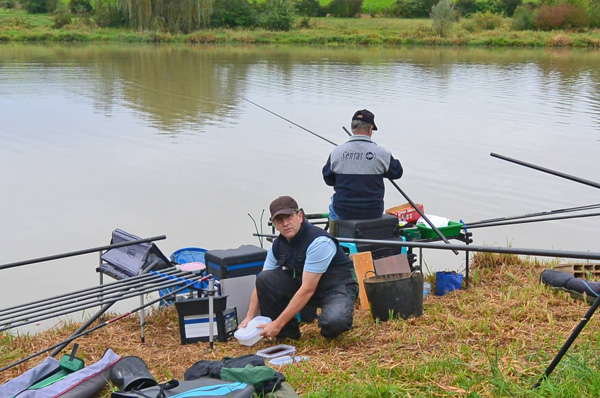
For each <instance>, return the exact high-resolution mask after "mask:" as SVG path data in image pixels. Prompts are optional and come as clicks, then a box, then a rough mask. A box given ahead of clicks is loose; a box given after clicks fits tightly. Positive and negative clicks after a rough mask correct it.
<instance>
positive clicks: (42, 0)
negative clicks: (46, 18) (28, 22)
mask: <svg viewBox="0 0 600 398" xmlns="http://www.w3.org/2000/svg"><path fill="white" fill-rule="evenodd" d="M23 8H25V10H26V11H27V12H28V13H30V14H42V13H46V12H48V4H47V3H46V0H24V1H23Z"/></svg>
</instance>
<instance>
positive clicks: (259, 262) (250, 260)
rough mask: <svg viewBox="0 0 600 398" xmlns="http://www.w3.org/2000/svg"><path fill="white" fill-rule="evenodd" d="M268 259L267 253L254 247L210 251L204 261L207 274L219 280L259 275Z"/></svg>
mask: <svg viewBox="0 0 600 398" xmlns="http://www.w3.org/2000/svg"><path fill="white" fill-rule="evenodd" d="M266 258H267V251H266V250H265V249H262V248H260V247H258V246H254V245H243V246H240V247H238V248H237V249H225V250H209V251H207V252H206V254H205V257H204V260H205V264H206V268H207V272H208V273H209V274H212V275H213V276H214V277H215V278H217V279H225V278H235V277H238V276H246V275H255V274H258V273H259V272H260V271H261V270H262V268H263V265H264V263H265V259H266Z"/></svg>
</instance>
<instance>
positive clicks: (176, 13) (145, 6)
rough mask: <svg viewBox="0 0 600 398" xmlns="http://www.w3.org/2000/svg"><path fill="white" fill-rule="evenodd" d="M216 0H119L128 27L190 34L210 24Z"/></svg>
mask: <svg viewBox="0 0 600 398" xmlns="http://www.w3.org/2000/svg"><path fill="white" fill-rule="evenodd" d="M213 1H214V0H119V5H120V8H121V10H122V11H123V13H124V15H125V18H126V19H127V22H128V24H129V26H131V27H133V28H135V29H139V30H149V29H157V28H164V29H168V30H169V31H171V32H184V33H189V32H191V31H193V30H196V29H199V28H203V27H206V26H208V24H209V22H210V15H211V14H212V9H213Z"/></svg>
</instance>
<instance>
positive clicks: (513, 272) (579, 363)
mask: <svg viewBox="0 0 600 398" xmlns="http://www.w3.org/2000/svg"><path fill="white" fill-rule="evenodd" d="M549 267H551V264H548V263H540V262H537V261H529V260H527V259H522V258H519V257H516V256H512V255H492V254H477V255H475V256H474V259H473V266H472V272H471V281H470V284H469V286H468V288H466V289H463V290H460V291H456V292H453V293H451V294H448V295H445V296H442V297H436V296H434V295H433V294H431V295H429V296H428V297H427V298H426V299H425V301H424V313H423V316H421V317H419V318H411V319H409V320H402V319H400V320H392V321H389V322H379V321H376V320H373V319H372V318H371V316H370V313H369V312H368V311H366V310H358V309H357V311H356V313H355V320H354V329H353V330H352V331H350V332H347V333H345V334H343V335H342V336H341V337H340V338H339V339H337V340H334V341H328V340H325V339H324V338H322V337H321V336H320V335H319V329H318V326H317V323H316V322H315V323H311V324H306V325H303V326H302V333H303V337H302V339H301V340H299V341H293V342H289V343H290V344H293V345H295V347H296V349H297V355H303V356H308V357H310V359H309V360H308V361H307V362H303V363H299V364H294V365H289V366H286V367H282V368H279V369H277V370H279V371H281V372H282V373H284V374H285V376H286V378H287V380H288V381H289V383H290V384H291V385H292V387H293V388H294V389H295V390H296V391H297V392H298V393H299V394H300V395H301V396H304V397H423V398H424V397H448V396H456V397H471V398H474V397H565V398H566V397H569V398H570V397H574V396H580V397H582V396H588V397H592V396H599V394H600V370H599V367H600V355H598V354H599V353H600V321H599V320H600V317H595V318H592V319H591V321H590V322H589V323H588V325H587V326H586V328H585V329H584V330H583V331H582V332H581V334H580V335H579V337H578V338H577V340H576V341H575V343H574V344H573V345H572V347H571V348H570V350H569V352H568V353H567V355H566V356H565V357H564V358H563V360H562V361H561V362H560V364H559V365H558V366H557V367H556V369H555V371H554V373H553V374H552V375H551V376H550V377H549V379H547V380H546V381H545V382H544V383H542V385H541V387H539V388H538V389H535V390H532V389H531V387H532V385H533V384H535V383H536V382H537V381H538V379H539V378H540V376H541V375H542V374H544V371H545V369H546V368H547V366H548V365H549V364H550V362H551V361H552V359H553V358H554V356H555V355H556V354H557V353H558V351H559V350H560V348H561V347H562V345H563V344H564V342H565V341H566V340H567V338H568V337H569V336H570V335H571V332H572V330H573V328H574V327H575V326H576V325H577V324H578V323H579V321H580V319H581V317H582V316H583V314H585V313H586V312H587V310H588V308H589V307H588V305H587V304H585V302H584V301H582V300H574V299H572V298H571V297H570V296H569V295H568V294H566V293H564V292H561V291H558V292H557V291H554V290H551V289H549V288H548V287H545V286H543V285H541V284H540V282H539V279H540V274H541V271H542V270H544V269H545V268H549ZM429 279H432V278H431V276H430V277H429ZM113 316H114V315H108V316H106V317H105V319H104V320H106V319H110V318H112V317H113ZM77 327H78V325H77V324H74V323H68V324H64V325H62V326H61V327H57V328H54V329H52V330H48V331H45V332H43V333H39V334H36V335H33V336H29V335H23V336H12V335H6V334H4V335H0V353H1V355H0V358H1V359H0V366H6V365H8V364H10V363H12V362H14V361H16V360H17V359H19V358H23V357H25V356H27V355H30V354H31V353H34V352H37V351H39V350H42V349H44V348H46V347H49V346H51V345H53V344H56V343H57V342H59V341H62V340H63V339H65V338H67V337H68V336H69V335H70V334H71V333H73V332H74V331H75V330H76V328H77ZM139 336H140V330H139V318H137V317H136V316H132V317H129V318H125V319H122V320H120V321H118V322H115V323H113V324H110V325H109V326H107V327H104V328H101V329H99V330H97V331H95V332H93V333H91V334H90V335H88V336H85V337H82V338H79V339H77V342H78V343H79V344H80V349H79V355H80V356H82V357H83V358H84V359H85V360H86V361H87V362H90V363H91V362H93V361H95V360H97V359H99V358H100V357H101V356H102V353H103V352H104V350H106V349H107V348H109V347H110V348H112V349H113V350H114V351H115V352H116V353H118V354H119V355H121V356H127V355H137V356H140V357H141V358H143V359H144V361H146V362H147V363H148V365H149V367H150V370H151V372H152V374H153V375H154V377H155V378H156V379H157V380H158V381H161V382H164V381H167V380H169V379H172V378H177V379H182V378H183V373H184V372H185V370H186V369H187V368H188V367H189V366H191V365H192V364H193V363H195V362H196V361H199V360H222V359H223V358H224V357H226V356H230V357H233V356H239V355H243V354H249V353H255V352H256V351H257V350H260V349H263V348H267V347H269V346H272V345H274V344H276V343H275V342H274V341H269V340H265V339H263V340H261V341H259V342H258V343H257V344H256V345H255V346H252V347H244V346H241V345H239V344H238V343H237V342H236V341H235V340H231V341H228V342H225V343H222V342H216V343H215V348H214V350H212V351H211V350H210V348H209V345H208V343H198V344H188V345H181V344H180V337H179V329H178V318H177V313H176V311H175V310H174V309H173V308H168V309H166V310H155V311H154V312H153V313H152V314H151V315H150V316H149V317H148V318H147V325H146V329H145V336H146V342H145V343H144V344H142V343H141V342H140V337H139ZM70 349H71V347H67V349H66V350H65V353H67V352H68V351H69V350H70ZM41 359H42V357H38V358H36V359H34V360H31V361H29V362H27V363H25V364H22V365H20V366H18V367H16V368H13V369H10V370H8V371H5V372H2V373H0V382H4V381H6V380H8V379H11V378H13V377H15V376H17V375H19V374H21V373H22V372H24V371H25V370H27V369H28V368H30V367H32V366H34V365H35V364H37V363H39V362H40V361H41ZM97 397H102V398H108V397H110V387H106V388H105V389H104V390H103V391H102V392H100V393H99V394H98V395H97Z"/></svg>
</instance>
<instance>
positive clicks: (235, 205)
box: [0, 43, 600, 307]
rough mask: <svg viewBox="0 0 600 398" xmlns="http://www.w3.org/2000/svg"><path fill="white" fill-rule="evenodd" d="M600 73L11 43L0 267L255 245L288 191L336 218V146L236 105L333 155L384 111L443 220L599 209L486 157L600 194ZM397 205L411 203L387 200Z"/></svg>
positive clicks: (580, 226) (467, 62)
mask: <svg viewBox="0 0 600 398" xmlns="http://www.w3.org/2000/svg"><path fill="white" fill-rule="evenodd" d="M599 65H600V52H599V51H590V50H576V49H573V50H550V49H484V48H474V49H473V48H433V47H432V48H429V47H427V48H426V47H417V48H409V47H402V48H362V47H356V48H334V49H332V48H309V47H285V46H247V47H229V46H217V47H210V46H184V45H161V46H153V45H121V44H118V45H116V44H115V45H113V44H106V45H43V46H40V45H23V44H13V43H11V44H4V45H0V182H1V183H2V187H3V189H2V190H1V191H0V220H2V227H1V228H0V242H2V246H3V251H2V256H1V257H2V258H1V259H0V263H8V262H13V261H20V260H24V259H27V258H33V257H41V256H46V255H50V254H55V253H58V252H67V251H72V250H77V249H81V248H86V247H92V246H99V245H102V244H106V243H108V238H109V236H110V232H111V231H112V230H113V229H115V228H122V229H124V230H127V231H128V232H131V233H134V234H137V235H139V236H143V237H147V236H154V235H161V234H165V235H167V236H168V237H169V239H168V240H166V241H164V242H160V245H159V246H160V248H161V249H162V250H163V251H164V252H165V254H167V255H168V254H169V253H171V252H173V251H174V250H176V249H179V248H181V247H185V246H198V247H205V248H215V249H223V248H231V247H237V246H239V245H240V244H256V243H257V241H256V239H255V238H254V237H252V236H251V234H252V233H253V232H254V226H253V225H252V224H251V222H250V220H249V219H248V217H247V215H248V213H252V214H253V215H254V216H255V217H256V218H257V219H258V218H259V216H260V212H261V210H262V209H265V208H266V207H267V206H268V203H269V202H270V200H271V199H272V198H274V197H277V196H279V195H281V194H291V195H292V196H295V197H296V198H297V200H298V201H299V202H300V203H301V205H302V206H303V207H304V208H305V209H306V210H307V211H308V212H311V213H312V212H322V211H326V209H327V204H328V201H329V197H330V196H331V194H332V190H331V188H330V187H328V186H326V185H325V184H324V183H323V181H322V178H321V174H320V172H321V168H322V166H323V164H324V163H325V160H326V156H327V154H328V153H329V151H330V150H331V146H330V145H329V144H327V143H324V142H322V141H319V140H317V139H315V137H313V136H311V135H309V134H307V133H306V132H304V131H302V130H300V129H298V128H296V127H294V126H291V125H290V124H289V123H285V122H284V121H282V120H281V119H278V118H276V117H274V116H273V115H269V114H268V113H266V112H264V111H263V110H261V109H258V108H257V107H255V106H253V105H251V104H249V103H247V102H245V101H244V100H242V99H241V97H246V98H248V99H250V100H252V101H255V102H257V103H259V104H261V105H263V106H265V107H266V108H268V109H270V110H272V111H274V112H276V113H278V114H281V115H283V116H285V117H288V118H289V119H290V120H292V121H294V122H296V123H298V124H300V125H302V126H304V127H306V128H308V129H312V130H314V131H315V132H316V133H318V134H321V135H323V136H325V137H326V138H328V139H330V140H332V141H334V142H337V143H339V142H342V141H343V140H344V139H345V138H346V136H345V133H344V132H343V131H342V130H341V125H342V124H344V123H346V126H347V123H349V118H350V116H351V115H352V113H353V112H354V111H355V110H356V109H360V108H363V107H367V108H369V109H371V110H373V111H374V112H375V114H376V115H377V121H378V122H377V124H378V126H379V127H380V130H379V131H378V132H377V133H376V135H375V141H376V142H378V143H380V144H382V145H384V146H386V147H387V148H389V149H390V150H391V151H392V153H394V154H395V155H396V156H397V157H398V158H400V159H401V161H402V163H403V165H404V166H405V170H406V171H405V176H403V178H402V180H401V181H400V186H401V187H402V188H403V190H405V192H406V193H407V194H408V195H409V196H410V197H411V198H412V199H413V200H415V201H417V202H422V203H424V204H425V208H426V211H428V212H429V213H430V214H435V215H441V216H446V217H448V218H450V219H452V220H459V219H461V218H462V219H464V220H465V221H475V220H479V219H485V218H492V217H500V216H513V215H517V214H525V213H532V212H537V211H542V210H551V209H556V208H563V207H570V206H577V205H584V204H588V203H595V202H597V192H596V191H593V190H591V189H590V188H588V187H580V186H578V185H576V184H574V183H570V182H568V181H566V182H565V181H561V180H558V179H557V178H555V177H552V176H546V175H538V174H536V173H535V172H534V171H531V170H523V169H520V168H518V167H517V166H514V165H510V164H506V162H501V161H499V160H494V159H490V157H489V153H490V152H496V153H500V154H503V155H506V156H510V157H514V158H517V159H521V160H524V161H528V162H531V163H534V164H539V165H541V166H544V167H548V168H552V169H555V170H560V171H563V172H565V173H568V174H572V175H576V176H579V177H581V178H586V179H590V180H595V179H596V180H597V176H598V175H600V168H599V167H600V163H598V162H597V161H595V159H596V158H597V153H598V145H600V143H598V140H599V139H600V66H599ZM385 200H386V204H387V205H388V207H391V206H394V205H400V204H402V203H404V202H405V200H404V199H403V198H401V197H400V195H399V194H398V193H397V192H395V191H394V190H392V189H391V188H390V187H388V191H387V192H386V198H385ZM597 230H598V228H597V221H596V220H595V219H584V220H576V221H570V222H564V223H558V222H556V223H555V222H553V223H544V224H542V223H539V224H538V225H530V226H522V227H518V228H517V227H515V228H513V227H503V228H499V229H497V230H487V231H484V230H477V231H476V234H475V235H474V239H475V243H476V244H494V243H496V244H499V245H502V246H504V245H505V244H506V242H509V243H510V244H512V245H513V246H514V247H526V248H527V247H530V248H543V249H550V248H555V249H569V250H595V249H594V247H595V246H596V245H597V242H596V240H597V239H595V237H596V236H597ZM480 231H481V232H480ZM513 238H514V240H513ZM429 255H430V253H429V252H428V253H427V256H429ZM449 257H451V258H449V259H448V258H444V259H443V260H438V259H437V258H432V257H428V258H427V259H426V260H427V261H428V264H429V269H430V270H432V271H433V270H436V269H448V268H449V269H458V268H459V267H460V266H461V263H460V262H461V261H463V259H462V256H460V259H458V258H454V256H453V255H452V254H451V253H450V254H449ZM96 261H97V259H96V258H92V259H91V260H89V259H86V260H85V261H80V260H78V259H74V260H73V261H72V262H65V263H62V262H61V263H60V264H59V265H58V266H57V265H55V264H50V265H49V266H48V267H42V266H39V267H31V268H30V269H25V268H24V269H15V270H7V271H5V272H3V273H2V277H1V278H0V290H2V291H3V292H8V293H7V294H5V295H4V296H3V297H5V300H8V299H9V298H10V299H11V300H13V298H14V300H15V302H17V303H19V302H25V301H27V300H31V299H34V297H32V296H30V293H31V292H32V291H33V292H39V293H40V294H41V295H42V297H38V298H43V297H44V296H48V295H50V294H54V293H56V294H58V293H64V292H65V290H66V287H65V284H64V279H65V275H68V279H69V280H70V281H72V282H73V285H72V286H70V287H69V288H70V289H71V287H72V289H71V290H75V289H77V288H84V287H86V286H89V285H93V284H94V283H96V281H97V279H96V278H95V275H94V273H93V267H95V263H96ZM82 264H88V265H87V268H86V267H85V266H82ZM31 275H35V278H32V277H31ZM22 280H27V281H28V289H18V288H16V287H15V286H20V284H19V283H20V282H19V283H14V281H22ZM29 281H31V282H30V283H29ZM75 282H76V283H80V284H79V285H76V284H75ZM81 284H82V285H81ZM51 289H54V290H52V291H51ZM8 304H9V303H2V297H0V307H5V306H7V305H8Z"/></svg>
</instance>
